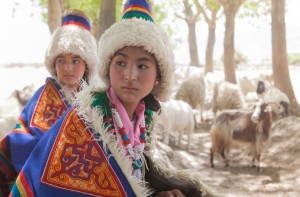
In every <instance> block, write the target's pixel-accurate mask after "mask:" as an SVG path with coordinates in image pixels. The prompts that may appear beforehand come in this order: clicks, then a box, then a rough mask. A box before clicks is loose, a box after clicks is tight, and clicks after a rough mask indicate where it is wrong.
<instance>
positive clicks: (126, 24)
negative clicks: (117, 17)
mask: <svg viewBox="0 0 300 197" xmlns="http://www.w3.org/2000/svg"><path fill="white" fill-rule="evenodd" d="M125 46H136V47H143V48H144V49H145V50H146V51H148V52H150V53H151V54H153V55H154V57H155V58H156V60H157V62H158V69H159V71H160V73H161V79H160V80H159V84H158V85H157V86H155V87H154V89H153V91H152V94H153V96H154V97H155V98H156V99H158V100H160V101H165V100H167V99H168V97H169V95H170V91H171V88H170V86H171V77H172V75H173V73H174V69H175V68H174V55H173V50H172V47H171V44H170V42H169V38H168V36H167V34H166V33H165V32H164V31H163V30H162V29H160V28H159V27H158V26H157V25H156V24H154V23H152V22H150V21H146V20H144V19H137V18H132V19H127V20H121V21H120V22H118V23H116V24H114V25H112V26H111V27H110V28H109V29H107V30H106V31H105V33H104V34H103V35H102V36H101V38H100V41H99V44H98V53H99V57H98V58H99V69H100V70H99V71H100V78H101V79H103V81H104V82H105V84H106V85H107V86H109V85H110V79H109V69H108V67H109V63H110V60H111V57H112V56H113V55H114V53H115V52H116V51H118V50H119V49H122V48H123V47H125Z"/></svg>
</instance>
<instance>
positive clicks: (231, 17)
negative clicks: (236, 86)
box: [224, 6, 236, 83]
mask: <svg viewBox="0 0 300 197" xmlns="http://www.w3.org/2000/svg"><path fill="white" fill-rule="evenodd" d="M224 10H225V17H226V22H225V37H224V74H225V81H228V82H231V83H236V77H235V64H234V28H235V14H236V13H235V12H234V9H233V8H232V7H231V6H228V8H227V9H224Z"/></svg>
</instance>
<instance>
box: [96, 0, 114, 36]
mask: <svg viewBox="0 0 300 197" xmlns="http://www.w3.org/2000/svg"><path fill="white" fill-rule="evenodd" d="M115 22H116V0H101V4H100V15H99V23H98V25H97V26H96V33H95V37H96V39H97V40H99V38H100V37H101V35H102V34H103V33H104V31H105V30H106V29H108V28H109V27H110V26H111V25H112V24H114V23H115Z"/></svg>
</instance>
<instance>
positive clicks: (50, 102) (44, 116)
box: [30, 80, 68, 131]
mask: <svg viewBox="0 0 300 197" xmlns="http://www.w3.org/2000/svg"><path fill="white" fill-rule="evenodd" d="M67 109H68V107H67V106H66V104H65V103H64V101H63V100H62V97H61V95H60V93H59V91H58V90H57V88H56V87H55V85H54V84H53V83H52V82H51V81H50V80H49V81H48V82H47V84H46V85H45V87H44V89H43V91H42V92H41V95H40V97H39V100H38V101H37V104H36V107H35V109H34V112H33V115H32V118H31V122H30V124H31V126H32V127H38V128H40V129H41V130H44V131H48V129H49V128H50V127H51V126H52V125H53V124H54V123H55V122H56V121H57V120H58V119H59V118H60V117H61V116H62V115H63V114H64V112H65V111H67Z"/></svg>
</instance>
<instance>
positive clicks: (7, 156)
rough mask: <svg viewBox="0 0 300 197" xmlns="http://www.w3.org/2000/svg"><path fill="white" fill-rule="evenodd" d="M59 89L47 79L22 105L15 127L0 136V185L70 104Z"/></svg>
mask: <svg viewBox="0 0 300 197" xmlns="http://www.w3.org/2000/svg"><path fill="white" fill-rule="evenodd" d="M60 90H61V87H60V86H59V84H58V83H57V82H56V80H55V79H53V78H47V79H46V82H45V84H44V85H43V86H42V87H40V88H39V89H38V90H37V91H36V92H35V94H34V95H33V96H32V98H31V99H30V100H29V101H28V102H27V103H26V105H25V106H24V108H23V110H22V112H21V115H20V116H19V118H18V123H17V124H16V128H15V129H14V130H13V131H11V132H9V133H8V134H6V135H5V136H4V137H3V138H2V140H1V143H0V150H1V154H0V155H2V157H0V177H1V176H2V175H1V173H4V174H5V175H6V176H5V178H2V179H0V185H1V186H3V185H5V184H6V183H7V182H10V181H13V180H14V179H15V177H16V175H17V174H18V173H19V172H20V170H21V169H22V167H23V165H24V163H25V161H26V160H27V158H28V157H29V154H30V153H31V151H32V150H33V148H34V147H35V146H36V144H37V143H38V142H39V140H40V139H41V138H42V137H43V136H44V135H45V133H46V132H47V131H48V130H49V128H50V127H51V126H52V125H53V124H54V123H55V122H56V121H57V120H58V119H59V118H60V117H61V116H62V115H63V114H64V112H65V111H66V110H67V109H68V107H69V106H70V105H69V104H68V102H67V101H66V99H64V98H65V97H64V95H62V93H61V91H60ZM3 187H4V186H3ZM2 190H4V189H3V188H2Z"/></svg>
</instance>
